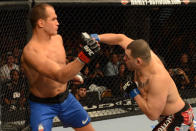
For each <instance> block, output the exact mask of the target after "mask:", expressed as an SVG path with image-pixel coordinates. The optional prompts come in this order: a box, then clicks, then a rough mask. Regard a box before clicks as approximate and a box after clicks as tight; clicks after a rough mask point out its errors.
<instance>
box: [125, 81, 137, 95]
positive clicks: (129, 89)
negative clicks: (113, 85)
mask: <svg viewBox="0 0 196 131" xmlns="http://www.w3.org/2000/svg"><path fill="white" fill-rule="evenodd" d="M123 90H124V91H125V92H126V93H127V94H129V95H130V97H131V98H134V97H136V96H137V95H139V94H140V91H139V90H138V88H137V84H136V83H135V82H134V81H127V82H126V83H125V84H124V86H123Z"/></svg>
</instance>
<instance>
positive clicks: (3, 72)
mask: <svg viewBox="0 0 196 131" xmlns="http://www.w3.org/2000/svg"><path fill="white" fill-rule="evenodd" d="M13 69H16V70H18V71H19V66H18V65H16V64H14V57H13V55H12V54H8V56H7V64H5V65H3V66H2V67H1V68H0V80H1V83H4V82H6V81H8V80H10V71H11V70H13Z"/></svg>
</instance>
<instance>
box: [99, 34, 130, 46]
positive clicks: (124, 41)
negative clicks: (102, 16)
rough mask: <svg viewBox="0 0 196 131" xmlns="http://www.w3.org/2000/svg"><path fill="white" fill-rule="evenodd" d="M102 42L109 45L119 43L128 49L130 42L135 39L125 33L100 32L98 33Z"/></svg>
mask: <svg viewBox="0 0 196 131" xmlns="http://www.w3.org/2000/svg"><path fill="white" fill-rule="evenodd" d="M98 37H99V40H100V42H103V43H105V44H108V45H119V46H121V47H122V48H123V49H126V48H127V46H128V44H129V43H131V42H132V41H133V39H131V38H129V37H127V36H126V35H124V34H113V33H107V34H100V35H98Z"/></svg>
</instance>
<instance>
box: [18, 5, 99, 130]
mask: <svg viewBox="0 0 196 131" xmlns="http://www.w3.org/2000/svg"><path fill="white" fill-rule="evenodd" d="M29 18H30V22H31V25H32V29H33V35H32V37H31V39H30V41H29V42H28V43H27V45H26V46H25V47H24V50H23V54H22V57H21V64H22V66H23V67H24V70H25V74H26V76H27V78H28V80H29V83H30V110H31V118H30V123H31V128H32V130H33V131H38V130H42V131H50V130H51V128H52V120H53V118H54V117H55V116H58V117H59V119H60V120H61V122H62V123H63V124H64V126H65V127H67V126H70V127H73V128H74V129H75V131H94V129H93V127H92V125H91V123H90V118H89V116H88V114H87V112H86V111H85V110H84V109H83V107H82V106H81V105H80V103H79V102H78V101H77V100H76V99H75V98H74V97H73V96H72V95H71V94H69V92H68V89H67V82H68V81H70V80H72V79H78V77H76V76H77V73H78V72H79V71H80V70H81V69H82V68H83V67H84V65H85V64H87V63H89V62H90V60H91V59H92V58H94V56H95V55H96V54H98V53H99V51H100V47H99V45H98V44H97V42H96V41H95V39H93V38H91V37H90V35H89V34H87V33H82V43H81V44H82V45H83V46H81V47H82V48H81V49H82V51H81V52H80V53H79V55H78V58H77V59H75V60H74V61H72V62H70V63H68V64H67V63H66V53H65V49H64V46H63V40H62V37H61V36H60V35H59V34H58V33H57V31H58V26H59V23H58V20H57V15H56V13H55V10H54V8H53V7H52V6H51V5H49V4H39V5H36V6H34V7H33V8H32V10H31V12H30V16H29ZM79 80H81V78H80V77H79Z"/></svg>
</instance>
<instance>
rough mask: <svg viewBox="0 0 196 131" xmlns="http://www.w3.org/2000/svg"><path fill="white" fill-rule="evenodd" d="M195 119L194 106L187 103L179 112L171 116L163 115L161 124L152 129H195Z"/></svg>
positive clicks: (192, 130) (180, 130)
mask: <svg viewBox="0 0 196 131" xmlns="http://www.w3.org/2000/svg"><path fill="white" fill-rule="evenodd" d="M193 120H194V114H193V110H192V107H191V106H190V105H189V104H188V103H185V106H184V108H183V109H182V110H180V111H179V112H177V113H175V114H173V115H169V116H161V117H160V122H159V124H158V125H156V126H155V128H154V129H153V130H152V131H165V130H166V131H195V129H194V124H193Z"/></svg>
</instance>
